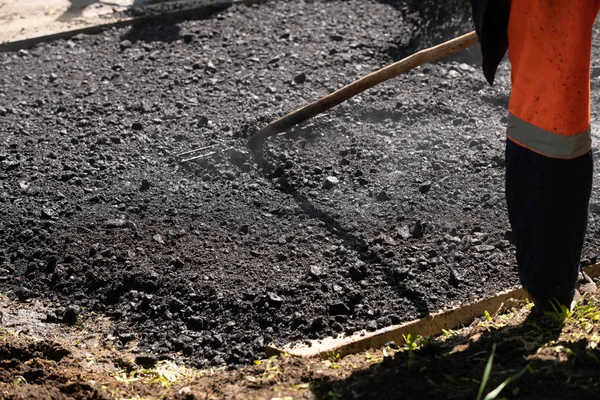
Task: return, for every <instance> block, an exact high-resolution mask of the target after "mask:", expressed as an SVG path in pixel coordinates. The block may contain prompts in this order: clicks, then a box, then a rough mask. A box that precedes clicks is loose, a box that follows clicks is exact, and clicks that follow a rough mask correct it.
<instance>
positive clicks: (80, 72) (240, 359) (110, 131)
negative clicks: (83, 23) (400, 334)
mask: <svg viewBox="0 0 600 400" xmlns="http://www.w3.org/2000/svg"><path fill="white" fill-rule="evenodd" d="M436 4H438V2H434V1H414V2H404V1H391V0H389V1H383V0H380V1H377V0H361V1H358V0H354V1H353V0H351V1H297V0H294V1H274V2H270V3H268V4H262V5H254V6H236V7H232V8H230V9H228V10H226V11H224V12H221V13H218V14H214V15H211V16H209V17H207V18H204V19H196V20H189V21H182V22H181V23H172V24H162V25H161V24H151V25H146V26H137V27H134V28H128V29H120V30H110V31H107V32H105V33H103V34H99V35H92V36H86V35H80V36H77V37H74V38H73V39H71V40H68V41H57V42H53V43H50V44H42V45H39V46H37V47H36V48H34V49H30V50H28V51H19V52H17V53H5V54H0V231H1V232H2V235H0V272H1V273H0V290H1V291H2V293H4V294H5V295H7V296H8V297H9V298H10V299H11V300H12V301H17V300H18V301H20V302H23V303H25V304H27V302H32V301H34V300H44V301H45V302H47V304H52V305H53V307H54V308H55V309H53V310H52V311H51V312H50V311H49V313H50V314H52V317H51V319H52V320H53V321H58V322H61V323H63V324H65V325H69V324H71V325H72V324H76V323H77V321H78V320H79V319H78V318H79V317H85V318H92V320H93V319H94V318H100V317H102V318H108V319H109V320H110V321H111V325H110V332H109V334H110V335H111V336H113V337H114V338H115V341H116V342H118V344H119V345H122V346H126V345H128V344H130V343H135V345H134V346H133V347H132V348H131V352H132V354H135V355H142V356H143V355H152V357H157V358H158V359H159V360H163V361H180V360H183V362H185V365H187V366H188V367H194V368H199V369H204V368H208V367H217V366H222V365H229V366H232V365H248V364H251V363H252V362H253V360H257V359H260V358H261V357H262V356H263V354H264V345H265V344H266V343H270V342H274V343H276V344H286V343H289V342H291V341H303V340H306V339H310V338H318V337H324V336H330V335H334V334H337V333H340V332H346V333H352V332H355V331H358V330H362V329H366V330H374V329H377V328H382V327H385V326H388V325H390V324H396V323H400V322H404V321H409V320H412V319H415V318H418V317H421V316H424V315H426V314H428V313H430V312H434V311H438V310H440V309H444V308H447V307H451V306H454V305H457V304H460V303H464V302H470V301H472V300H473V299H474V298H479V297H482V296H486V295H491V294H494V293H496V292H498V291H500V290H503V289H507V288H509V287H512V286H514V285H516V284H517V283H518V282H517V276H516V267H515V264H514V257H513V248H512V245H511V242H510V240H511V233H510V230H509V229H508V223H507V216H506V211H505V204H504V190H503V173H504V170H503V163H504V158H503V143H504V125H505V122H506V104H507V99H508V93H509V92H508V91H509V74H508V72H509V71H508V68H509V66H508V65H506V64H505V65H503V66H502V68H501V71H500V75H499V77H498V84H497V86H495V87H494V88H490V87H488V86H487V85H486V83H485V81H484V79H483V76H482V74H481V72H480V71H479V70H478V69H477V66H478V65H479V56H478V54H477V52H476V51H470V52H465V53H463V54H461V55H460V56H457V57H455V58H453V59H450V60H444V61H443V62H440V63H436V64H432V65H427V66H423V67H421V68H419V69H417V70H415V71H413V72H411V73H409V74H407V75H405V76H403V77H400V78H398V79H396V80H393V81H391V82H388V83H386V84H383V85H381V86H379V87H377V88H375V89H373V90H370V91H369V92H367V93H364V94H362V95H360V96H358V97H356V98H354V99H353V100H351V101H349V102H348V103H346V104H343V105H341V106H340V107H338V108H336V109H334V110H332V111H331V112H328V113H327V114H325V115H323V116H321V117H319V118H317V119H315V120H314V121H309V122H308V123H306V124H304V125H302V126H301V127H300V128H299V129H296V130H294V131H293V132H291V133H290V134H288V135H286V136H282V137H278V138H275V139H273V140H272V141H270V142H269V143H268V144H267V146H266V154H267V158H268V161H270V162H271V164H272V167H263V168H259V166H258V165H257V164H256V163H255V160H254V159H253V158H252V156H251V154H250V153H248V152H247V151H246V148H245V143H246V141H247V139H248V137H249V135H251V134H252V133H253V132H254V131H255V130H256V129H258V128H260V127H262V126H263V125H264V124H265V123H267V122H269V121H271V120H273V119H274V118H276V117H278V116H281V115H283V114H285V113H287V112H289V111H291V110H293V109H295V108H297V107H298V106H301V105H303V104H305V103H306V102H308V101H311V100H314V99H316V98H318V97H320V96H322V95H324V94H326V93H328V92H331V91H333V90H335V89H337V88H339V87H341V86H342V85H344V84H347V83H349V82H350V81H352V80H354V79H356V78H358V77H360V76H363V75H365V74H366V73H368V72H370V71H373V70H375V69H377V68H379V67H382V66H384V65H387V64H389V63H391V62H392V61H394V60H397V59H399V58H400V57H403V56H405V55H408V54H411V53H412V52H414V51H415V50H417V49H419V48H422V47H425V46H427V45H431V44H434V43H439V42H440V41H442V40H444V39H448V38H451V37H454V36H456V35H458V34H461V33H464V32H467V31H468V30H470V29H471V25H470V22H469V19H468V12H467V11H468V10H465V8H464V7H462V6H461V5H464V4H463V2H458V1H450V2H448V4H447V6H445V7H440V6H439V5H437V6H436ZM599 44H600V42H599V41H598V40H596V41H595V42H594V48H595V49H596V48H597V47H598V45H599ZM597 65H598V57H596V56H595V58H594V62H593V66H594V80H593V98H594V99H593V100H594V103H593V104H594V108H593V110H592V114H593V115H592V117H593V119H596V118H597V116H598V110H599V108H598V106H597V105H598V104H599V103H598V101H597V100H598V95H599V94H600V91H599V90H598V77H599V76H600V75H599V74H598V73H597V72H598V68H597ZM595 135H597V130H596V132H595ZM596 139H597V137H596ZM209 145H210V146H212V147H211V148H210V149H209V150H210V151H213V152H215V154H213V155H210V156H207V157H204V158H201V159H198V160H195V161H189V162H181V160H182V159H185V158H189V157H190V155H189V154H188V155H184V156H179V155H180V154H181V153H184V152H187V151H190V150H192V149H194V148H198V147H202V146H209ZM596 171H598V170H596ZM599 196H600V192H598V191H597V190H596V192H595V194H594V197H593V205H592V215H591V219H590V225H589V235H588V239H587V241H586V245H585V249H584V258H585V260H584V261H585V263H590V262H594V261H595V260H596V256H597V254H598V250H599V247H600V239H599V237H600V236H598V229H599V225H598V223H597V214H596V213H598V212H600V202H599V201H598V199H599ZM90 313H93V314H92V315H94V316H93V317H87V316H89V315H90ZM486 351H489V349H486ZM25 361H26V360H25ZM53 362H60V360H54V361H53Z"/></svg>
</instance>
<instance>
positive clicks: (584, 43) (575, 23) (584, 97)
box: [508, 0, 600, 136]
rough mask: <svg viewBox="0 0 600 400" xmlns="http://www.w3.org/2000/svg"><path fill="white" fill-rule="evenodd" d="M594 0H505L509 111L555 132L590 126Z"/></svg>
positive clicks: (599, 6)
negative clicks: (507, 8) (507, 1)
mask: <svg viewBox="0 0 600 400" xmlns="http://www.w3.org/2000/svg"><path fill="white" fill-rule="evenodd" d="M599 10H600V0H515V1H511V12H510V19H509V24H508V55H509V58H510V62H511V64H512V78H511V80H512V93H511V97H510V103H509V110H510V112H511V113H512V114H513V115H515V116H516V117H518V118H521V119H522V120H524V121H526V122H529V123H530V124H532V125H535V126H537V127H539V128H542V129H544V130H546V131H549V132H554V133H557V134H559V135H564V136H571V135H575V134H578V133H581V132H584V131H585V130H587V129H588V128H589V126H590V62H591V51H592V28H593V25H594V21H595V19H596V15H597V14H598V11H599Z"/></svg>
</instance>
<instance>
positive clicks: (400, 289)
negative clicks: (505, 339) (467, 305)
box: [254, 148, 430, 318]
mask: <svg viewBox="0 0 600 400" xmlns="http://www.w3.org/2000/svg"><path fill="white" fill-rule="evenodd" d="M254 159H255V161H256V162H257V164H258V166H259V169H260V170H261V171H262V174H263V176H265V177H266V178H267V179H269V180H271V181H272V182H273V184H275V183H278V184H279V185H280V186H279V187H277V189H276V190H279V191H281V192H282V193H285V194H287V195H289V196H290V197H291V198H293V199H294V201H295V202H296V204H297V205H298V207H300V209H301V210H302V211H303V212H304V214H305V215H306V216H307V217H309V218H313V219H318V220H320V221H322V222H323V223H324V226H325V229H327V230H328V231H329V233H330V234H331V235H332V236H335V237H337V238H339V239H341V240H342V241H343V245H344V247H345V248H347V249H350V250H353V251H355V252H356V254H357V256H358V258H359V259H360V260H361V261H362V262H363V263H364V271H363V270H359V272H358V273H361V274H364V275H365V276H366V275H367V274H368V271H369V270H372V269H375V268H376V267H384V270H385V274H386V281H387V283H388V284H389V285H390V287H392V289H394V290H395V291H396V292H397V293H398V294H399V295H400V296H401V297H404V298H406V299H407V300H408V301H410V302H411V303H412V304H413V305H414V307H415V309H416V311H417V312H418V314H419V318H420V317H424V316H426V315H428V314H429V313H430V310H429V306H428V305H427V301H426V296H425V295H423V294H422V293H419V292H418V291H416V290H414V289H412V288H410V287H409V286H408V285H407V284H406V283H405V282H401V281H399V280H398V277H397V276H396V275H394V273H393V270H394V268H393V266H392V265H388V262H387V261H386V260H384V259H382V258H381V256H380V255H379V254H378V253H377V252H374V251H372V250H371V249H370V246H369V244H368V243H367V242H366V241H365V240H364V239H361V238H360V237H359V236H357V235H356V234H355V233H354V231H353V229H351V228H347V227H345V226H343V225H342V224H341V223H340V222H339V221H338V220H337V217H336V215H335V214H333V213H331V212H328V211H325V210H323V209H321V208H319V207H318V206H317V205H315V204H313V202H312V201H311V200H310V199H309V198H308V197H306V196H305V195H304V194H302V193H300V192H299V191H298V190H296V189H295V188H294V187H293V185H292V184H291V183H290V182H289V181H288V180H287V178H286V177H285V176H280V177H278V178H277V179H274V178H275V176H274V172H275V166H274V165H273V164H272V163H270V162H269V161H267V160H266V159H265V154H264V152H263V150H262V148H261V149H255V151H254ZM274 186H275V185H274Z"/></svg>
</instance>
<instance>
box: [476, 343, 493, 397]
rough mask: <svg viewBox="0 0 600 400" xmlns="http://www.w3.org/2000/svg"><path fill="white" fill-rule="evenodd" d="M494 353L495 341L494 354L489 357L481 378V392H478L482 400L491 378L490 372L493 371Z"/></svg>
mask: <svg viewBox="0 0 600 400" xmlns="http://www.w3.org/2000/svg"><path fill="white" fill-rule="evenodd" d="M494 354H496V343H494V345H493V346H492V354H490V358H489V359H488V362H487V365H486V366H485V370H484V371H483V378H482V379H481V385H480V386H479V393H477V400H481V396H483V391H484V390H485V386H486V385H487V382H488V380H489V379H490V374H491V373H492V365H493V364H494Z"/></svg>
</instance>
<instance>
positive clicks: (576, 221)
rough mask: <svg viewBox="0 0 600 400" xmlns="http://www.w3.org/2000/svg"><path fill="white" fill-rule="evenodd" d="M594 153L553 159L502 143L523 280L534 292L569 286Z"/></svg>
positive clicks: (559, 292) (560, 291) (550, 293)
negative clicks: (568, 158)
mask: <svg viewBox="0 0 600 400" xmlns="http://www.w3.org/2000/svg"><path fill="white" fill-rule="evenodd" d="M593 164H594V161H593V154H592V152H591V151H590V152H589V153H587V154H585V155H583V156H581V157H578V158H575V159H572V160H561V159H553V158H548V157H545V156H542V155H540V154H537V153H534V152H533V151H531V150H528V149H526V148H524V147H522V146H519V145H518V144H516V143H514V142H513V141H511V140H509V139H507V143H506V182H505V183H506V200H507V204H508V215H509V220H510V224H511V227H512V230H513V236H514V240H515V247H516V257H517V264H518V266H519V278H520V280H521V284H522V285H523V287H524V288H525V290H527V291H528V292H529V294H530V295H531V296H533V297H537V298H551V297H559V296H563V295H565V294H567V293H568V292H570V291H572V290H573V288H574V287H575V283H576V281H577V275H578V273H579V267H580V264H579V263H580V257H581V249H582V247H583V242H584V238H585V233H586V229H587V221H588V207H589V200H590V195H591V191H592V179H593Z"/></svg>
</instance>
